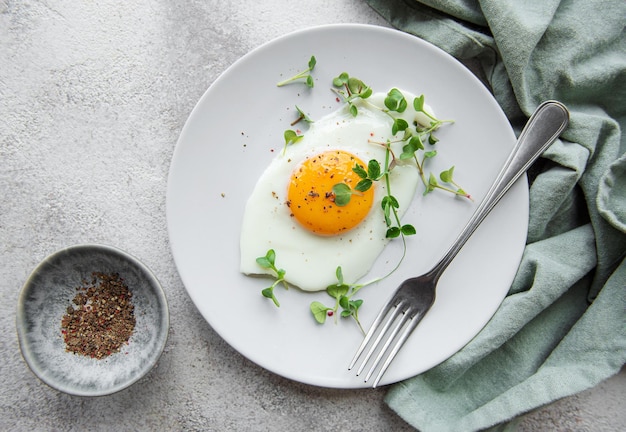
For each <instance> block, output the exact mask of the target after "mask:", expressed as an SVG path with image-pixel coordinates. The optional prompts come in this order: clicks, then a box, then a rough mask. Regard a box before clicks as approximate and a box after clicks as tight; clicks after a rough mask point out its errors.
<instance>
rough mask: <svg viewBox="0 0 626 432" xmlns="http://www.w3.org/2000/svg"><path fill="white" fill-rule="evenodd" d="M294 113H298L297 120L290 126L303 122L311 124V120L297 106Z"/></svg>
mask: <svg viewBox="0 0 626 432" xmlns="http://www.w3.org/2000/svg"><path fill="white" fill-rule="evenodd" d="M296 111H297V112H298V118H297V119H295V120H294V121H292V122H291V126H294V125H296V124H297V123H299V122H301V121H303V120H304V121H305V122H307V123H313V120H312V119H311V118H310V117H309V116H308V115H307V114H306V113H305V112H304V111H302V110H301V109H300V107H298V105H296Z"/></svg>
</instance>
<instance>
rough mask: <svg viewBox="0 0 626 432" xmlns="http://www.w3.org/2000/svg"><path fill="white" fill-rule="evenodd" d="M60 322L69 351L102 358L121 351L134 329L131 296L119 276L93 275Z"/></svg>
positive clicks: (84, 284) (80, 289)
mask: <svg viewBox="0 0 626 432" xmlns="http://www.w3.org/2000/svg"><path fill="white" fill-rule="evenodd" d="M76 289H77V291H78V293H77V294H76V296H75V297H74V299H73V300H72V303H73V305H70V306H68V308H67V311H66V313H65V315H64V316H63V318H62V320H61V333H62V334H63V339H64V341H65V349H66V351H69V352H73V353H75V354H80V355H84V356H87V357H92V358H95V359H102V358H105V357H108V356H109V355H111V354H113V353H117V352H120V350H121V348H122V346H124V344H128V340H129V339H130V337H131V335H132V334H133V330H134V329H135V322H136V321H135V314H134V306H133V304H132V293H131V292H130V290H129V289H128V286H127V285H126V283H125V282H124V280H123V279H122V278H121V277H120V276H119V274H117V273H111V274H105V273H98V272H94V273H92V279H91V281H86V280H83V282H82V285H81V286H80V287H78V288H76Z"/></svg>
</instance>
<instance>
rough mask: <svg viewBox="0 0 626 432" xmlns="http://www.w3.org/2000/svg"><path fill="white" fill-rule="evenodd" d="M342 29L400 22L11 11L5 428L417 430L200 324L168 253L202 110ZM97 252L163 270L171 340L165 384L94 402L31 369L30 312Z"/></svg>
mask: <svg viewBox="0 0 626 432" xmlns="http://www.w3.org/2000/svg"><path fill="white" fill-rule="evenodd" d="M335 22H360V23H371V24H379V25H386V24H385V22H384V21H383V20H382V19H381V18H380V17H379V16H377V15H376V13H374V12H373V11H372V10H371V9H370V8H369V7H368V6H367V5H366V4H365V3H363V2H360V1H358V0H319V1H316V0H299V1H287V0H272V1H267V2H255V1H251V0H250V1H246V0H232V1H218V0H203V1H201V0H182V1H178V2H171V1H165V0H132V1H123V0H119V1H114V0H102V1H98V2H91V1H84V2H75V1H61V0H48V1H35V0H21V1H12V0H0V191H2V192H1V193H2V200H1V201H0V203H1V204H0V256H1V259H2V265H1V266H0V295H1V298H0V324H1V326H2V327H1V328H2V329H3V331H2V333H0V355H1V358H0V389H1V391H0V429H2V430H57V431H64V430H110V429H113V428H118V429H121V430H209V431H223V430H238V431H263V430H272V431H275V430H310V431H326V430H342V431H362V430H371V431H386V430H394V431H398V432H400V431H408V430H411V428H410V427H408V426H407V425H406V424H405V423H404V422H403V421H402V420H401V419H399V418H398V417H397V416H396V415H395V414H394V413H393V412H391V411H390V410H389V409H388V408H387V407H386V405H385V404H384V402H383V396H384V394H385V389H377V390H366V391H341V390H330V389H323V388H315V387H310V386H306V385H302V384H299V383H295V382H291V381H288V380H286V379H283V378H281V377H279V376H276V375H273V374H272V373H269V372H267V371H265V370H263V369H261V368H259V367H258V366H256V365H255V364H252V363H251V362H250V361H248V360H247V359H245V358H243V357H242V356H241V355H239V354H238V353H237V352H236V351H234V350H233V349H232V348H231V347H230V346H228V345H227V344H226V343H225V342H224V341H223V340H222V339H221V338H220V337H219V336H218V335H217V334H215V333H214V332H213V330H212V329H211V328H210V327H209V326H208V324H207V323H206V322H205V321H204V320H203V319H202V317H201V316H200V315H199V314H198V313H197V311H196V309H195V307H194V305H193V304H192V302H191V300H190V299H189V297H188V296H187V294H186V292H185V290H184V288H183V286H182V283H181V281H180V279H179V277H178V274H177V271H176V268H175V266H174V263H173V261H172V257H171V255H170V249H169V245H168V237H167V231H166V220H165V190H166V183H167V174H168V169H169V164H170V158H171V155H172V152H173V149H174V146H175V143H176V140H177V138H178V135H179V133H180V131H181V129H182V126H183V124H184V122H185V120H186V118H187V116H188V115H189V113H190V112H191V110H192V108H193V107H194V105H195V103H196V101H197V100H198V99H199V98H200V96H201V95H202V93H203V92H204V91H205V90H206V88H207V87H208V86H209V85H210V84H211V83H212V82H213V81H214V80H215V79H216V78H217V77H218V76H219V74H220V73H221V72H223V71H224V70H225V69H226V68H227V67H228V66H229V65H231V64H232V63H233V62H234V61H235V60H237V59H238V58H239V57H241V56H242V55H244V54H245V53H247V52H248V51H250V50H251V49H253V48H255V47H257V46H258V45H260V44H261V43H263V42H266V41H269V40H271V39H273V38H275V37H277V36H280V35H283V34H285V33H288V32H290V31H293V30H297V29H300V28H303V27H308V26H312V25H317V24H326V23H335ZM89 242H98V243H106V244H111V245H114V246H117V247H120V248H122V249H124V250H126V251H128V252H130V253H132V254H134V255H136V256H138V257H140V258H141V259H142V260H143V261H144V262H145V263H146V264H147V265H148V266H150V267H151V268H152V270H153V271H154V272H155V273H156V275H157V276H158V278H159V279H160V280H161V282H162V284H163V286H164V288H165V291H166V294H167V296H168V300H169V304H170V312H171V331H170V337H169V341H168V344H167V347H166V349H165V352H164V353H163V356H162V357H161V360H160V362H159V363H158V365H157V367H155V368H154V369H153V370H152V371H151V372H150V373H149V374H148V376H147V377H145V378H144V379H142V380H141V381H140V382H138V383H136V384H135V385H133V386H132V387H130V388H128V389H126V390H124V391H122V392H120V393H117V394H115V395H112V396H108V397H101V398H94V399H83V398H76V397H70V396H68V395H65V394H61V393H58V392H56V391H54V390H52V389H50V388H48V387H47V386H45V385H44V384H42V383H41V382H40V381H38V380H37V378H36V377H35V376H34V375H33V374H32V373H31V372H30V370H29V369H28V367H27V366H26V364H25V363H24V362H23V361H22V358H21V355H20V352H19V348H18V344H17V338H16V334H15V307H16V304H17V298H18V293H19V290H20V288H21V285H22V283H23V282H24V280H25V279H26V277H27V276H28V274H29V273H30V272H31V271H32V269H33V268H34V267H35V266H36V265H37V263H38V262H39V261H40V260H41V259H42V258H44V257H45V256H46V255H48V254H50V253H52V252H54V251H55V250H57V249H59V248H62V247H64V246H67V245H71V244H76V243H89ZM625 389H626V375H625V374H624V373H622V374H621V375H618V376H617V377H615V378H613V379H611V380H609V381H607V382H605V383H603V384H601V385H600V386H599V387H598V388H596V389H592V390H590V391H587V392H585V393H583V394H580V395H576V396H573V397H571V398H568V399H565V400H562V401H559V402H557V403H555V404H553V405H552V406H549V407H546V408H543V409H541V410H539V411H537V412H535V413H532V414H531V415H529V416H528V417H527V418H525V419H524V421H523V422H522V425H521V428H520V429H521V430H522V431H553V430H563V431H565V430H571V431H617V430H623V428H624V427H625V426H626V414H625V412H626V410H625V409H624V408H625V406H624V405H625V402H624V401H625V399H626V390H625Z"/></svg>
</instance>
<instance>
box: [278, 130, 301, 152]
mask: <svg viewBox="0 0 626 432" xmlns="http://www.w3.org/2000/svg"><path fill="white" fill-rule="evenodd" d="M283 137H284V139H285V145H284V146H283V154H285V151H286V150H287V147H288V146H289V145H292V144H295V143H297V142H298V141H300V140H301V139H302V138H304V135H298V133H297V132H296V131H294V130H291V129H287V130H286V131H285V132H284V133H283Z"/></svg>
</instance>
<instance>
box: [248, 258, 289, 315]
mask: <svg viewBox="0 0 626 432" xmlns="http://www.w3.org/2000/svg"><path fill="white" fill-rule="evenodd" d="M256 262H257V264H258V265H259V266H260V267H262V268H264V269H270V270H272V272H273V273H274V275H275V277H276V280H275V281H274V283H273V284H272V285H270V286H269V287H267V288H265V289H263V290H262V291H261V294H262V295H263V297H266V298H269V299H271V300H272V301H273V302H274V304H275V305H276V307H280V303H279V302H278V299H277V298H276V296H275V295H274V288H276V286H277V285H278V284H279V283H282V284H283V285H284V286H285V288H288V285H287V282H286V281H285V274H286V271H285V270H283V269H279V268H278V267H276V252H275V251H274V249H269V250H268V251H267V252H266V253H265V256H262V257H258V258H257V259H256Z"/></svg>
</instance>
